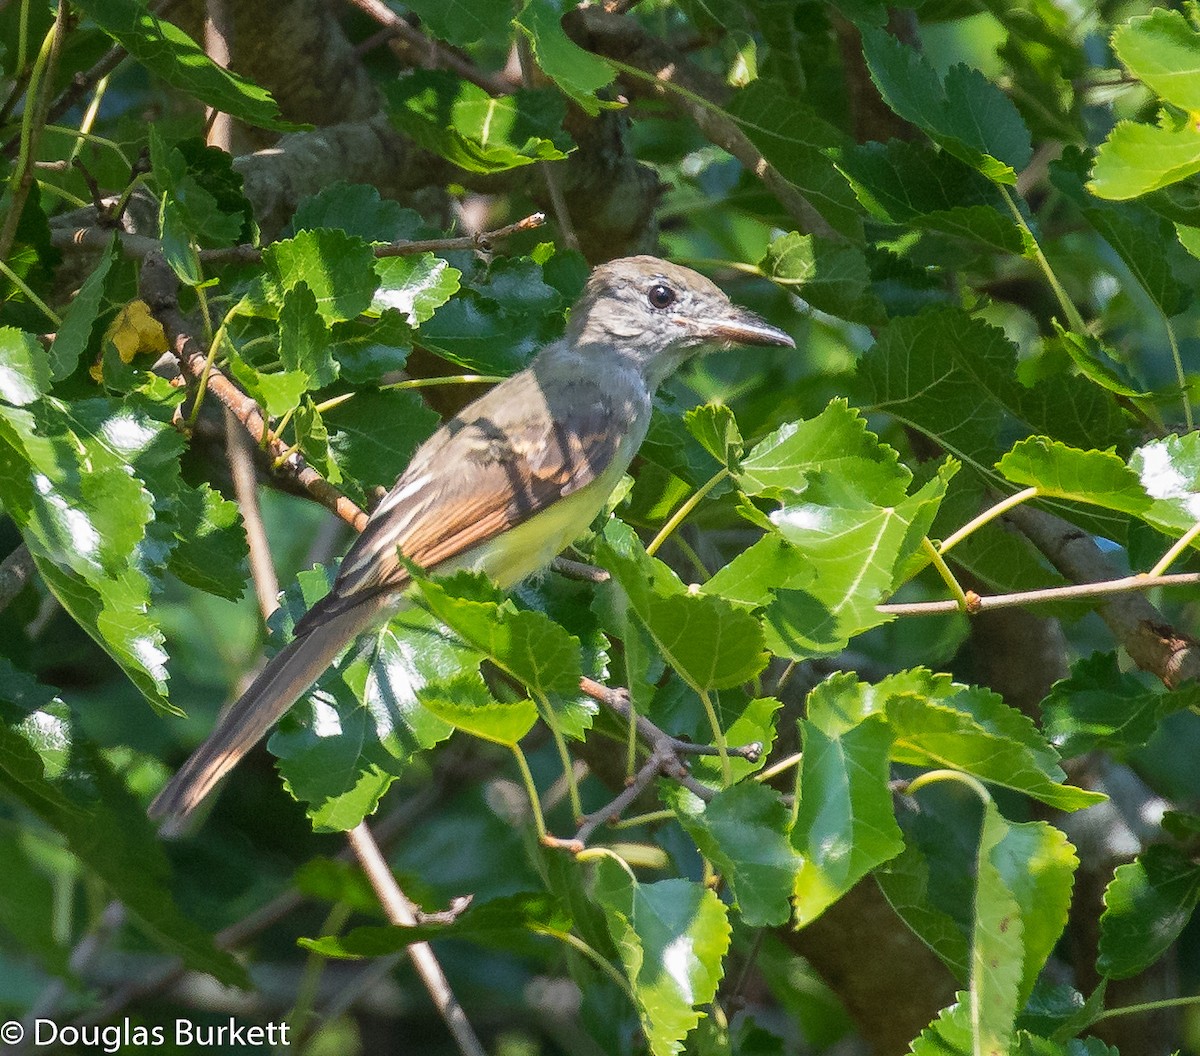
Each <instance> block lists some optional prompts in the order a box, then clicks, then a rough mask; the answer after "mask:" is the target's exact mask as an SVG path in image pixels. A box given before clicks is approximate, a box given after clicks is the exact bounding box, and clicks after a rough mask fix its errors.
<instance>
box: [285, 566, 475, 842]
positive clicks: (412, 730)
mask: <svg viewBox="0 0 1200 1056" xmlns="http://www.w3.org/2000/svg"><path fill="white" fill-rule="evenodd" d="M328 585H329V580H328V576H327V574H326V573H325V571H324V570H322V569H319V568H317V569H313V570H311V571H309V572H302V573H301V574H300V576H299V577H298V579H297V582H296V583H295V584H293V585H292V586H291V587H289V588H288V590H287V591H286V592H285V593H284V596H283V599H282V601H283V604H282V608H281V610H280V611H279V613H278V615H277V616H275V617H273V619H272V623H273V626H274V628H275V631H276V634H279V635H283V633H284V632H286V631H288V630H289V629H290V627H291V626H292V625H294V623H295V621H296V620H297V619H299V618H300V616H301V615H303V613H304V612H305V611H306V610H307V609H308V607H309V606H310V605H311V604H313V603H314V602H315V601H316V600H317V599H318V598H320V597H321V596H322V595H324V594H325V593H326V591H327V590H328ZM478 664H479V656H478V654H477V653H475V651H474V650H471V649H469V648H466V647H464V646H463V645H462V643H461V642H459V641H458V640H457V639H456V638H454V637H453V636H452V635H448V634H447V633H446V632H445V631H444V630H443V629H442V628H441V627H440V625H439V624H438V623H437V621H436V620H433V619H432V618H431V617H429V616H428V615H427V614H426V613H423V612H420V611H417V610H414V609H407V610H404V611H402V612H401V613H400V614H399V615H397V616H396V617H394V618H393V620H392V622H391V623H390V624H389V625H388V626H387V627H386V628H384V629H383V630H381V631H379V632H377V633H376V634H375V635H373V636H369V637H367V638H364V639H362V640H361V641H360V642H359V643H358V644H357V645H355V646H353V647H351V649H350V650H349V651H348V652H347V653H346V654H345V655H343V656H342V657H341V658H340V659H339V660H337V661H335V662H334V664H333V665H332V666H331V668H330V670H329V671H328V672H326V674H325V675H324V676H322V678H321V679H320V681H319V682H318V685H317V688H316V689H314V690H312V691H310V692H309V694H308V695H307V696H306V697H305V698H303V699H302V703H301V704H300V705H299V706H297V707H296V708H293V709H292V711H291V712H290V713H289V714H288V715H287V716H285V717H284V719H283V721H282V722H281V723H280V726H279V729H278V730H276V732H275V733H274V735H273V736H272V737H271V740H270V742H269V744H268V747H269V748H270V750H271V751H272V752H273V753H274V754H275V755H277V756H278V757H279V770H280V772H281V773H282V775H283V778H284V781H285V784H286V785H287V788H288V790H289V791H290V792H291V793H292V795H293V796H295V797H296V798H297V799H299V800H301V801H302V802H304V803H306V804H307V810H308V815H309V817H310V819H311V820H312V823H313V827H314V828H315V829H317V830H318V831H322V832H340V831H345V830H347V829H351V828H353V827H354V826H355V825H357V824H358V823H359V822H360V821H361V820H362V819H363V818H364V817H366V816H367V815H368V814H370V813H371V812H372V811H374V810H375V807H376V806H377V805H378V803H379V799H380V797H381V796H382V795H383V793H384V792H386V791H387V789H388V787H389V785H390V784H391V783H392V781H393V780H395V778H396V777H397V776H398V775H399V774H402V773H403V772H404V770H405V768H406V767H407V765H408V761H409V760H410V759H411V757H412V756H413V755H415V754H416V753H417V752H420V751H422V750H424V749H426V748H431V747H432V746H433V745H435V744H437V743H438V742H439V741H442V740H445V739H446V738H447V737H448V736H450V733H451V727H450V726H449V725H447V724H446V723H444V722H443V721H442V720H441V719H439V718H437V716H435V715H434V714H433V713H432V712H430V711H429V710H428V709H427V708H426V707H425V706H424V705H423V704H422V703H421V701H420V699H419V697H418V690H420V688H421V687H423V686H425V685H426V684H427V683H429V682H431V681H436V682H440V681H444V680H446V679H450V678H454V677H455V676H457V675H459V674H466V673H471V672H473V671H475V669H476V668H477V667H478Z"/></svg>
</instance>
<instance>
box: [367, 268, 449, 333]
mask: <svg viewBox="0 0 1200 1056" xmlns="http://www.w3.org/2000/svg"><path fill="white" fill-rule="evenodd" d="M375 274H376V275H377V276H378V278H379V288H378V289H377V290H376V291H375V296H374V297H373V298H372V300H371V310H372V311H373V312H378V313H380V314H381V315H382V314H383V313H384V312H386V311H387V310H388V309H393V310H395V311H396V312H398V313H399V314H400V316H401V318H403V319H404V320H405V321H406V322H407V323H408V325H409V326H412V327H417V326H420V325H421V324H422V323H424V322H427V321H428V320H429V319H431V318H433V313H434V312H435V311H437V309H439V308H440V307H441V306H442V305H443V304H445V303H446V302H447V301H448V300H449V299H450V298H451V297H452V296H453V295H454V294H456V293H457V292H458V288H459V283H458V280H459V278H460V277H461V276H462V272H460V271H459V270H458V269H457V268H452V267H450V265H449V264H447V263H446V262H445V261H444V260H442V259H441V257H435V256H434V255H433V254H432V253H421V254H419V255H418V256H412V257H384V258H382V259H381V260H377V261H376V262H375Z"/></svg>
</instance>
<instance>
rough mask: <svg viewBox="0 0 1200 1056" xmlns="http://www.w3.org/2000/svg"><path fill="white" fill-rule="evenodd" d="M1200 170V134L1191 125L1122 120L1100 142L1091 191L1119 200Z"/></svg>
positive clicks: (1166, 184)
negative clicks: (1176, 125) (1140, 122)
mask: <svg viewBox="0 0 1200 1056" xmlns="http://www.w3.org/2000/svg"><path fill="white" fill-rule="evenodd" d="M1197 172H1200V135H1198V134H1197V133H1196V131H1195V129H1193V128H1191V127H1189V126H1183V127H1166V128H1163V127H1160V126H1158V125H1142V124H1137V123H1136V122H1133V121H1118V122H1117V124H1116V127H1115V128H1114V129H1113V130H1112V131H1111V132H1110V133H1109V134H1108V139H1106V140H1105V141H1104V142H1103V143H1101V144H1100V149H1099V150H1098V151H1097V152H1096V163H1095V165H1093V166H1092V178H1091V180H1090V181H1089V182H1088V190H1089V191H1091V192H1092V194H1094V195H1096V196H1097V197H1099V198H1111V199H1114V200H1117V201H1120V200H1123V199H1126V198H1136V197H1138V196H1139V195H1142V194H1149V193H1150V192H1151V191H1157V190H1158V189H1159V188H1161V187H1167V186H1169V185H1170V184H1173V183H1178V182H1179V181H1180V180H1186V179H1187V178H1188V177H1189V176H1193V175H1195V174H1196V173H1197Z"/></svg>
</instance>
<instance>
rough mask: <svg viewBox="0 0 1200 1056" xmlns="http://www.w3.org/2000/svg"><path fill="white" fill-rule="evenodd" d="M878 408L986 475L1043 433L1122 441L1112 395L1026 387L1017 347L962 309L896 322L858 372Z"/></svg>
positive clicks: (1085, 443)
mask: <svg viewBox="0 0 1200 1056" xmlns="http://www.w3.org/2000/svg"><path fill="white" fill-rule="evenodd" d="M859 375H860V377H861V378H862V380H863V382H864V383H865V385H866V387H867V392H868V399H871V400H873V401H874V403H875V409H877V410H880V411H884V412H886V413H888V414H891V415H892V416H894V417H895V418H897V419H898V420H900V421H901V422H904V423H906V424H908V425H911V426H912V427H913V428H915V429H917V430H919V431H920V432H923V433H926V434H927V435H928V436H930V437H932V438H933V439H934V440H936V441H937V443H938V444H939V445H940V446H941V447H943V448H944V449H945V450H947V451H949V452H950V453H951V454H953V455H954V456H955V457H956V458H959V459H961V460H962V461H964V462H966V463H967V464H969V465H971V466H973V467H974V468H975V469H977V470H978V471H980V472H981V473H983V474H985V475H988V474H989V473H990V468H991V466H992V465H993V464H994V463H995V462H996V460H997V459H998V458H999V457H1000V454H1001V453H1002V452H1003V451H1004V450H1005V449H1007V447H1008V446H1010V444H1011V443H1012V441H1013V440H1016V439H1019V438H1021V437H1022V436H1025V435H1028V434H1029V433H1044V434H1046V435H1048V436H1052V437H1054V438H1055V439H1058V440H1062V441H1064V442H1066V443H1068V444H1073V445H1074V446H1076V447H1101V446H1105V447H1106V446H1108V445H1110V444H1115V443H1117V442H1119V441H1121V440H1123V439H1124V433H1125V427H1124V422H1123V420H1122V417H1121V413H1120V411H1119V410H1118V408H1117V406H1116V404H1115V403H1114V402H1113V400H1112V397H1111V396H1110V395H1109V394H1108V393H1107V392H1105V391H1103V390H1102V389H1100V388H1098V387H1097V386H1095V385H1093V384H1092V383H1091V382H1089V381H1086V380H1085V379H1083V378H1077V377H1069V376H1068V377H1056V378H1054V379H1050V380H1047V381H1044V382H1041V383H1039V384H1037V385H1035V386H1033V387H1032V388H1026V387H1025V386H1023V385H1021V383H1020V382H1019V381H1017V377H1016V349H1015V348H1014V347H1013V345H1012V344H1011V343H1010V342H1009V341H1008V339H1007V338H1006V337H1005V336H1004V334H1003V333H1002V332H1001V331H1000V330H998V329H996V328H995V327H992V326H989V325H987V324H986V323H984V322H982V321H981V320H979V319H975V318H973V317H972V316H970V315H968V314H966V313H965V312H963V311H961V310H959V309H956V308H936V309H932V310H927V311H924V312H922V313H921V314H920V315H916V316H911V317H908V318H902V319H896V320H894V321H893V322H892V323H891V324H889V326H888V327H887V329H886V330H884V331H883V333H882V334H881V335H880V337H879V340H878V341H877V342H876V343H875V346H874V347H873V348H872V349H870V350H869V351H868V352H867V353H866V355H865V356H863V358H862V360H861V361H860V364H859Z"/></svg>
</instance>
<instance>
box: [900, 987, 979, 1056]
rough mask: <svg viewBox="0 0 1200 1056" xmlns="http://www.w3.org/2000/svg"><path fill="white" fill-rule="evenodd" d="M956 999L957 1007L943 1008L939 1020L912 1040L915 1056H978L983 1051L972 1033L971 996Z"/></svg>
mask: <svg viewBox="0 0 1200 1056" xmlns="http://www.w3.org/2000/svg"><path fill="white" fill-rule="evenodd" d="M955 996H956V998H957V1000H956V1001H955V1003H954V1004H953V1005H951V1006H950V1007H949V1008H943V1009H942V1011H941V1012H939V1013H938V1015H937V1019H935V1020H934V1021H933V1022H932V1023H930V1024H929V1026H927V1027H926V1028H925V1029H924V1030H923V1031H921V1033H920V1034H918V1035H917V1037H916V1038H914V1039H913V1042H912V1045H911V1047H910V1050H909V1051H910V1052H911V1054H912V1056H976V1054H977V1053H978V1052H979V1051H980V1050H979V1048H978V1047H976V1045H975V1038H974V1037H973V1035H972V1032H971V1020H972V1016H971V1004H970V1000H969V995H968V994H965V993H960V994H956V995H955Z"/></svg>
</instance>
